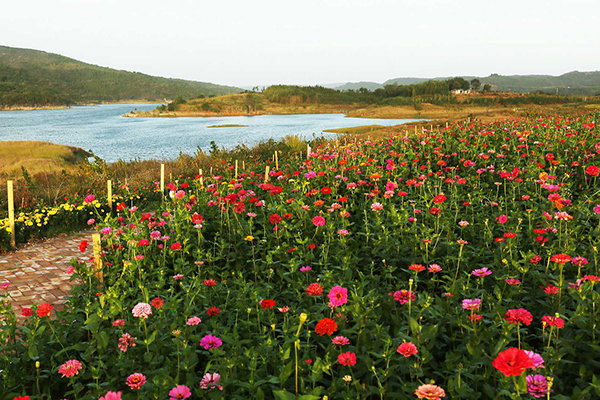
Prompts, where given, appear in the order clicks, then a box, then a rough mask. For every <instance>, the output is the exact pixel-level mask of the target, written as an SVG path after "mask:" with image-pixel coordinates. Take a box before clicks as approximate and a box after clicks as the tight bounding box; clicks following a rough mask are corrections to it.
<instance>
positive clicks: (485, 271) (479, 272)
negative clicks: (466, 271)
mask: <svg viewBox="0 0 600 400" xmlns="http://www.w3.org/2000/svg"><path fill="white" fill-rule="evenodd" d="M471 273H472V274H473V275H475V276H478V277H480V278H483V277H484V276H486V275H491V274H492V271H490V270H489V269H488V268H487V267H483V268H480V269H476V270H475V271H473V272H471Z"/></svg>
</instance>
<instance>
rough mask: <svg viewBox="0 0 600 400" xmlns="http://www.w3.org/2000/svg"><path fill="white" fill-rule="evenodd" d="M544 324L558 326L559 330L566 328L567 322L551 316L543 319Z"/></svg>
mask: <svg viewBox="0 0 600 400" xmlns="http://www.w3.org/2000/svg"><path fill="white" fill-rule="evenodd" d="M542 322H545V323H546V324H547V325H549V326H556V327H557V328H558V329H560V328H562V327H563V326H565V321H563V319H562V318H561V317H558V316H554V317H553V316H550V315H546V316H544V317H542Z"/></svg>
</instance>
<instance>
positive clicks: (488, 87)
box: [483, 83, 492, 92]
mask: <svg viewBox="0 0 600 400" xmlns="http://www.w3.org/2000/svg"><path fill="white" fill-rule="evenodd" d="M483 91H484V92H491V91H492V86H491V85H490V84H488V83H486V84H485V85H483Z"/></svg>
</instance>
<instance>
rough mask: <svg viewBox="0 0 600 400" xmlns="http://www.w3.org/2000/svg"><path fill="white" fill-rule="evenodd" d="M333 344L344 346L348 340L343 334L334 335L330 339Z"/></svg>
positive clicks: (348, 342)
mask: <svg viewBox="0 0 600 400" xmlns="http://www.w3.org/2000/svg"><path fill="white" fill-rule="evenodd" d="M332 343H333V344H339V345H340V346H345V345H347V344H350V340H349V339H348V338H347V337H345V336H336V337H334V338H333V340H332Z"/></svg>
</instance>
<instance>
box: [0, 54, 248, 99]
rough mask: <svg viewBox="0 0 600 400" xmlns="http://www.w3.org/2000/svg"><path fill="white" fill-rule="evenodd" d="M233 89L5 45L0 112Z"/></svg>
mask: <svg viewBox="0 0 600 400" xmlns="http://www.w3.org/2000/svg"><path fill="white" fill-rule="evenodd" d="M241 91H242V90H241V89H239V88H235V87H230V86H222V85H215V84H212V83H206V82H196V81H186V80H182V79H168V78H161V77H156V76H150V75H146V74H142V73H139V72H128V71H120V70H115V69H112V68H106V67H99V66H96V65H91V64H86V63H84V62H81V61H77V60H74V59H72V58H68V57H64V56H61V55H58V54H52V53H46V52H43V51H38V50H28V49H17V48H12V47H5V46H0V108H1V107H2V106H59V105H75V104H85V103H97V102H119V101H129V100H145V101H163V100H164V99H165V98H166V99H173V98H175V97H177V96H182V97H184V98H196V97H199V96H202V95H203V96H210V95H222V94H228V93H239V92H241Z"/></svg>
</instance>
